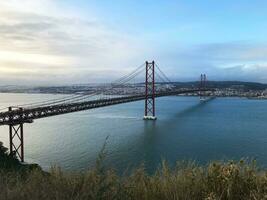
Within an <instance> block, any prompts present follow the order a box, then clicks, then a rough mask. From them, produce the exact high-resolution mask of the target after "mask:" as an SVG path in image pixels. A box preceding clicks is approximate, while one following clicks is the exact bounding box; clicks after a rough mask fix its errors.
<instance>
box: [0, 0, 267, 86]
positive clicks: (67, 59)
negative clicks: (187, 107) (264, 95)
mask: <svg viewBox="0 0 267 200" xmlns="http://www.w3.org/2000/svg"><path fill="white" fill-rule="evenodd" d="M266 7H267V1H266V0H253V1H252V0H235V1H233V0H224V1H215V0H201V1H199V0H168V1H166V0H154V1H152V0H142V1H141V0H113V1H110V0H101V1H99V0H75V1H74V0H23V1H21V0H0V85H5V84H19V85H27V84H30V85H57V84H61V85H62V84H79V83H94V82H112V81H113V80H115V79H117V78H119V77H121V76H122V75H124V74H127V73H129V72H131V71H132V70H133V69H135V68H137V67H138V66H140V65H141V64H142V63H144V62H145V61H146V60H148V61H152V60H155V61H156V63H157V64H158V65H159V66H160V68H161V69H162V70H163V71H164V72H165V74H166V75H167V76H168V77H169V78H170V79H171V80H173V81H192V80H197V79H198V78H199V75H200V74H201V73H206V74H207V76H208V79H209V80H240V81H255V82H262V83H267V12H266Z"/></svg>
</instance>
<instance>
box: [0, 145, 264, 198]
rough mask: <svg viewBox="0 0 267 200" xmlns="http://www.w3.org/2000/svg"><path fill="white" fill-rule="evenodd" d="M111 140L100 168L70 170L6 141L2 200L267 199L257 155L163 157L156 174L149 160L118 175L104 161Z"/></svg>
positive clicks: (1, 157) (0, 167) (1, 156)
mask: <svg viewBox="0 0 267 200" xmlns="http://www.w3.org/2000/svg"><path fill="white" fill-rule="evenodd" d="M105 146H106V144H105V145H104V146H103V149H102V151H101V153H100V154H99V158H98V160H97V162H96V167H95V168H94V169H91V170H89V171H87V172H84V173H67V172H64V171H62V170H61V169H60V168H58V167H52V168H51V170H50V172H49V173H44V172H43V171H42V170H41V169H40V168H39V167H36V166H22V165H21V164H20V163H19V162H18V161H17V159H16V158H14V157H13V156H8V154H7V149H6V148H4V147H3V146H2V144H1V143H0V200H6V199H7V200H80V199H81V200H83V199H86V200H91V199H97V200H113V199H114V200H115V199H119V200H120V199H121V200H128V199H129V200H143V199H144V200H157V199H160V200H162V199H166V200H172V199H181V200H187V199H188V200H195V199H201V200H202V199H204V200H215V199H216V200H217V199H218V200H219V199H222V200H224V199H229V200H239V199H240V200H241V199H242V200H249V199H251V200H260V199H267V172H263V171H260V170H258V168H257V167H256V164H255V162H254V161H247V160H246V161H239V162H213V163H210V164H209V165H207V166H205V167H203V166H198V165H196V164H194V163H192V162H190V163H186V162H180V163H177V165H176V167H175V168H172V169H171V168H170V167H168V165H167V164H166V162H164V161H163V162H162V164H161V166H160V167H159V169H158V170H157V171H156V172H155V173H154V174H152V175H151V174H150V175H149V174H147V173H146V170H145V168H144V167H143V166H141V167H139V168H138V169H136V170H134V171H133V172H132V173H131V174H129V175H118V174H116V173H115V171H113V170H110V169H105V168H104V166H103V160H104V159H105V156H106V152H105Z"/></svg>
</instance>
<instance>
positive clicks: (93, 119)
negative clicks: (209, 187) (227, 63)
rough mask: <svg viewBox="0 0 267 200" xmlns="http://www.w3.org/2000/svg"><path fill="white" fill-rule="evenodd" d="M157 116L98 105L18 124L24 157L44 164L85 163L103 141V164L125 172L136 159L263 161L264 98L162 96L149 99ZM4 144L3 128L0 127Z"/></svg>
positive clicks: (5, 99) (32, 97)
mask: <svg viewBox="0 0 267 200" xmlns="http://www.w3.org/2000/svg"><path fill="white" fill-rule="evenodd" d="M58 97H60V96H59V95H44V94H0V107H6V106H8V105H13V104H20V103H23V102H29V101H37V100H45V99H51V98H58ZM156 107H157V117H158V120H157V121H154V122H153V121H144V120H143V112H144V102H143V101H140V102H134V103H127V104H122V105H115V106H110V107H105V108H98V109H94V110H89V111H83V112H77V113H72V114H66V115H61V116H56V117H51V118H46V119H40V120H36V121H35V122H34V123H33V124H26V125H25V130H24V132H25V159H26V161H28V162H34V163H38V164H40V165H41V166H42V167H43V168H44V169H48V168H49V167H50V166H51V165H59V166H61V167H62V168H63V169H65V170H71V171H78V170H86V169H88V168H90V167H92V166H94V164H95V160H96V158H97V156H98V153H99V152H100V149H101V148H102V146H103V144H104V142H105V139H106V137H107V136H109V138H108V141H107V148H106V150H107V152H108V155H107V158H106V161H105V164H106V165H107V166H110V167H113V168H115V169H117V170H118V171H125V170H126V169H131V168H132V167H135V166H139V165H140V164H142V163H144V164H145V166H146V167H147V169H148V170H150V171H153V170H154V169H156V168H157V167H158V165H159V164H160V162H161V160H162V159H165V160H167V161H168V162H169V163H170V164H174V163H175V162H176V161H180V160H194V161H196V162H198V163H200V164H205V163H206V162H208V161H210V160H222V159H234V160H239V159H241V158H247V157H249V158H255V159H257V161H258V163H259V164H260V165H262V166H267V148H266V147H267V123H266V122H267V101H265V100H249V99H241V98H217V99H214V100H211V101H209V102H206V103H200V101H199V98H198V97H164V98H159V99H157V101H156ZM0 141H3V142H4V144H5V145H6V146H8V128H7V127H0Z"/></svg>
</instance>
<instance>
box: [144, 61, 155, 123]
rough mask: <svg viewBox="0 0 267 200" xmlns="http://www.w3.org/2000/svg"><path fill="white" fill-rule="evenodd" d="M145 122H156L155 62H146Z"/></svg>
mask: <svg viewBox="0 0 267 200" xmlns="http://www.w3.org/2000/svg"><path fill="white" fill-rule="evenodd" d="M144 119H145V120H156V119H157V118H156V116H155V61H152V62H151V63H149V62H147V61H146V99H145V116H144Z"/></svg>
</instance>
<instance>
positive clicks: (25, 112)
mask: <svg viewBox="0 0 267 200" xmlns="http://www.w3.org/2000/svg"><path fill="white" fill-rule="evenodd" d="M155 66H156V65H155V62H154V61H153V62H151V63H149V62H146V63H145V72H146V76H145V93H143V94H135V95H124V96H121V97H114V98H105V99H97V100H83V101H82V102H80V101H79V100H81V99H84V97H83V96H82V97H80V96H79V95H77V96H74V97H72V98H63V100H55V101H54V102H50V103H46V104H39V106H38V104H37V106H31V107H13V106H10V107H9V108H8V111H6V112H1V113H0V126H3V125H8V126H9V142H10V144H9V146H10V147H9V148H10V149H9V150H10V153H11V154H13V155H14V156H16V157H17V158H18V159H20V160H21V161H22V162H24V130H23V125H24V124H25V123H32V122H33V121H34V120H37V119H41V118H46V117H52V116H56V115H62V114H67V113H73V112H78V111H83V110H90V109H95V108H100V107H106V106H111V105H116V104H123V103H129V102H134V101H140V100H145V116H144V119H146V120H147V119H148V120H155V119H156V116H155V99H156V98H158V97H164V96H174V95H180V94H187V93H198V94H199V95H200V96H201V100H203V97H204V96H205V92H206V91H213V89H207V88H206V75H201V81H200V87H199V88H194V89H183V90H181V89H180V90H177V89H175V90H173V89H171V90H166V91H163V92H158V91H156V89H155V75H156V74H157V75H158V76H159V77H160V79H161V80H162V81H163V82H167V83H168V84H171V82H170V81H169V79H168V78H167V77H166V75H165V74H164V73H163V72H162V71H161V70H160V69H159V68H158V70H159V73H161V74H162V75H159V73H157V72H156V71H155V69H156V67H155ZM141 67H142V66H141ZM140 69H142V68H140ZM140 72H141V71H140V70H139V69H138V70H137V71H136V70H135V72H134V73H131V74H130V75H129V76H125V77H123V78H121V79H119V82H118V83H119V84H121V83H125V82H126V81H129V80H131V79H132V78H133V77H135V76H136V75H137V74H138V73H140ZM84 96H86V95H84ZM89 96H90V95H89ZM70 100H72V101H70ZM65 101H66V102H65ZM68 101H70V102H68Z"/></svg>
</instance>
